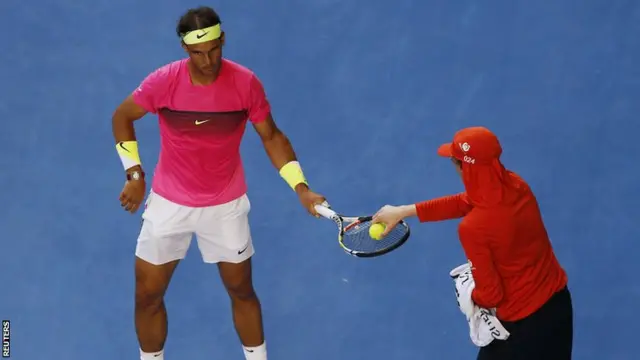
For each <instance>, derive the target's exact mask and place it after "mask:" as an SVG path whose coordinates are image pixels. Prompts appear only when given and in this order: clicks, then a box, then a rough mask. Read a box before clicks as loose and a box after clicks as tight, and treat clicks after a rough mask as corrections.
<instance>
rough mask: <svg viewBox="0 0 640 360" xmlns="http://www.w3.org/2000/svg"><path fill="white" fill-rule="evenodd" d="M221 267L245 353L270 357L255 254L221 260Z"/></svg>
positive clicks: (247, 355) (254, 356) (246, 354)
mask: <svg viewBox="0 0 640 360" xmlns="http://www.w3.org/2000/svg"><path fill="white" fill-rule="evenodd" d="M218 268H219V270H220V277H221V278H222V282H223V284H224V286H225V287H226V289H227V292H228V294H229V298H230V299H231V308H232V311H233V323H234V325H235V328H236V332H237V333H238V336H239V337H240V341H241V342H242V344H243V345H244V347H245V356H246V357H247V359H266V348H265V347H264V329H263V325H262V309H261V304H260V300H259V299H258V296H257V295H256V293H255V290H254V288H253V280H252V272H251V258H249V259H247V260H245V261H243V262H241V263H239V264H233V263H225V262H220V263H218ZM254 352H255V354H254Z"/></svg>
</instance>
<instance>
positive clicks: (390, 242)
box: [315, 204, 411, 258]
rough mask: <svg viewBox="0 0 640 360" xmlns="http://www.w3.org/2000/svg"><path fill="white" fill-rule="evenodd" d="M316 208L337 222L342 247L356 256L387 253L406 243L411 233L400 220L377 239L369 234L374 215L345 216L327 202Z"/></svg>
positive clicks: (321, 213) (373, 255)
mask: <svg viewBox="0 0 640 360" xmlns="http://www.w3.org/2000/svg"><path fill="white" fill-rule="evenodd" d="M315 209H316V211H317V212H318V214H319V215H321V216H322V217H324V218H327V219H330V220H333V221H334V222H335V223H336V225H337V226H338V242H339V244H340V247H342V249H343V250H344V251H345V252H346V253H348V254H350V255H353V256H356V257H361V258H370V257H376V256H381V255H384V254H387V253H389V252H391V251H393V250H395V249H397V248H399V247H400V246H402V245H403V244H404V243H406V242H407V240H409V237H410V235H411V229H410V228H409V225H408V224H407V223H405V222H404V221H400V222H399V223H398V224H396V225H395V226H394V227H393V229H391V231H390V232H389V233H388V234H387V236H385V237H384V238H382V239H380V240H376V239H374V238H372V237H371V236H370V235H369V228H370V227H371V225H373V224H374V222H373V221H372V220H373V216H344V215H341V214H338V213H336V212H335V211H333V210H332V209H331V208H329V207H328V206H327V204H323V205H316V206H315Z"/></svg>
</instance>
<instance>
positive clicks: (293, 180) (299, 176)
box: [280, 161, 309, 190]
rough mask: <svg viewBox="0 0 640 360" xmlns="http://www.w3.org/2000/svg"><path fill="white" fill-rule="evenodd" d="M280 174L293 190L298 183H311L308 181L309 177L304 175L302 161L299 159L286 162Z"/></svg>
mask: <svg viewBox="0 0 640 360" xmlns="http://www.w3.org/2000/svg"><path fill="white" fill-rule="evenodd" d="M280 176H282V178H283V179H284V180H285V181H286V182H287V184H289V186H290V187H291V189H293V190H295V189H296V186H297V185H298V184H305V185H307V186H308V185H309V183H307V179H305V177H304V173H303V172H302V168H301V167H300V163H298V162H297V161H289V162H288V163H286V164H284V166H283V167H281V168H280Z"/></svg>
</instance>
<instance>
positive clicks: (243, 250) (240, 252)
mask: <svg viewBox="0 0 640 360" xmlns="http://www.w3.org/2000/svg"><path fill="white" fill-rule="evenodd" d="M248 248H249V245H247V246H245V247H244V249H242V250H238V255H240V254H242V253H243V252H245V251H247V249H248Z"/></svg>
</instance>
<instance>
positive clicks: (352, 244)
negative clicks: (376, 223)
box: [342, 221, 408, 253]
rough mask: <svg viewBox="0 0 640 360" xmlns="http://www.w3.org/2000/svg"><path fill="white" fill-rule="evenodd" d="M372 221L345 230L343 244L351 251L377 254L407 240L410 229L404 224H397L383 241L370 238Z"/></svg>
mask: <svg viewBox="0 0 640 360" xmlns="http://www.w3.org/2000/svg"><path fill="white" fill-rule="evenodd" d="M371 225H373V223H372V222H371V221H367V222H363V223H360V224H357V225H355V226H352V227H351V228H348V229H346V230H345V233H344V235H343V237H342V243H343V245H344V246H345V247H347V248H349V249H350V250H353V251H357V252H364V253H375V252H379V251H382V250H385V249H388V248H390V247H393V246H394V245H396V244H397V243H398V242H401V241H403V240H404V239H405V236H406V235H407V231H408V229H407V228H406V226H404V225H402V224H397V225H396V226H394V228H393V229H391V231H390V232H389V233H388V234H387V235H386V236H385V237H383V238H382V239H380V240H376V239H373V238H371V236H369V228H370V227H371Z"/></svg>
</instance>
